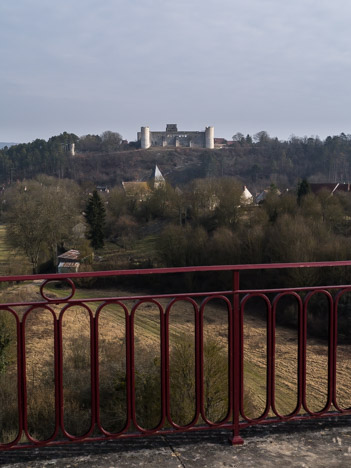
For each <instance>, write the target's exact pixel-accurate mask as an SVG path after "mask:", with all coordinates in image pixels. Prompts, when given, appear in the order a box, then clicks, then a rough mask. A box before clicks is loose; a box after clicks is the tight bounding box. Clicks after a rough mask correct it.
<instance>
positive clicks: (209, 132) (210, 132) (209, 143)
mask: <svg viewBox="0 0 351 468" xmlns="http://www.w3.org/2000/svg"><path fill="white" fill-rule="evenodd" d="M205 148H208V149H214V127H206V128H205Z"/></svg>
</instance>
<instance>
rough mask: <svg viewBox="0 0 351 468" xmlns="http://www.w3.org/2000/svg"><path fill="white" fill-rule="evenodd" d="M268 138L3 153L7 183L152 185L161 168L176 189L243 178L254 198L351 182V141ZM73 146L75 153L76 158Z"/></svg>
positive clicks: (62, 141)
mask: <svg viewBox="0 0 351 468" xmlns="http://www.w3.org/2000/svg"><path fill="white" fill-rule="evenodd" d="M105 133H106V132H105ZM110 133H111V132H110ZM261 133H262V135H260V138H257V137H255V138H254V139H252V138H251V137H250V136H249V135H248V136H247V137H246V138H242V139H241V140H239V141H234V142H232V144H231V145H230V146H227V147H224V148H221V149H214V150H209V149H201V148H185V147H178V148H149V149H148V150H142V149H136V146H137V145H136V143H130V144H128V143H126V142H124V141H122V140H121V139H120V138H117V140H116V141H115V140H113V141H112V142H111V141H110V140H108V144H107V143H106V142H105V143H104V140H103V139H101V138H100V137H97V136H96V137H94V138H95V139H99V138H100V139H99V140H98V141H97V142H95V143H94V144H92V143H91V142H90V143H89V145H87V142H86V140H87V137H84V138H83V137H82V138H78V137H77V136H76V135H74V134H68V133H66V132H64V133H63V134H61V135H59V136H55V137H52V138H50V139H49V140H48V141H47V142H46V141H45V140H35V141H33V142H32V143H28V144H20V145H14V146H11V147H10V148H7V149H2V150H0V168H1V170H0V183H6V182H9V181H13V180H23V179H30V178H33V177H36V176H37V175H38V174H40V173H44V174H47V175H50V176H55V177H60V178H64V177H65V178H70V179H73V180H75V181H77V182H79V183H83V182H88V181H89V182H93V183H94V184H96V185H107V186H109V187H112V186H115V185H119V184H120V183H121V182H122V181H129V180H147V179H148V178H150V176H151V173H152V170H153V169H154V166H155V164H157V165H158V166H159V167H160V169H161V171H162V173H163V174H164V175H165V177H166V179H167V180H168V181H169V182H170V183H171V184H173V185H182V184H185V183H187V182H189V181H191V180H193V179H195V178H204V177H221V176H229V177H236V178H237V179H239V180H241V181H242V182H243V183H245V184H247V185H249V186H250V189H251V190H254V191H255V190H256V191H258V190H261V189H263V188H265V187H266V186H267V185H269V184H271V183H274V184H276V185H278V186H280V187H281V188H290V187H296V185H297V182H298V180H299V179H301V178H308V179H309V181H310V182H326V181H328V182H350V179H351V136H350V135H344V134H341V135H339V136H333V137H327V138H326V140H324V141H321V140H320V139H319V138H297V137H292V138H291V139H290V140H289V141H279V140H278V139H277V138H270V137H269V136H268V135H267V134H266V133H265V132H261ZM117 135H118V134H117ZM94 138H93V137H91V139H93V140H94ZM94 141H95V140H94ZM73 143H74V144H75V148H76V150H75V153H74V152H73V153H72V151H71V150H70V148H71V146H72V144H73Z"/></svg>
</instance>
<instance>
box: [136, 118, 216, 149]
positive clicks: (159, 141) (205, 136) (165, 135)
mask: <svg viewBox="0 0 351 468" xmlns="http://www.w3.org/2000/svg"><path fill="white" fill-rule="evenodd" d="M137 139H138V141H140V145H141V148H142V149H148V148H150V147H151V146H160V147H167V146H174V147H180V146H181V147H188V148H208V149H214V127H206V128H205V131H204V132H196V131H181V132H180V131H178V127H177V124H168V125H167V126H166V131H164V132H161V131H160V132H159V131H150V128H149V127H141V130H140V132H138V134H137Z"/></svg>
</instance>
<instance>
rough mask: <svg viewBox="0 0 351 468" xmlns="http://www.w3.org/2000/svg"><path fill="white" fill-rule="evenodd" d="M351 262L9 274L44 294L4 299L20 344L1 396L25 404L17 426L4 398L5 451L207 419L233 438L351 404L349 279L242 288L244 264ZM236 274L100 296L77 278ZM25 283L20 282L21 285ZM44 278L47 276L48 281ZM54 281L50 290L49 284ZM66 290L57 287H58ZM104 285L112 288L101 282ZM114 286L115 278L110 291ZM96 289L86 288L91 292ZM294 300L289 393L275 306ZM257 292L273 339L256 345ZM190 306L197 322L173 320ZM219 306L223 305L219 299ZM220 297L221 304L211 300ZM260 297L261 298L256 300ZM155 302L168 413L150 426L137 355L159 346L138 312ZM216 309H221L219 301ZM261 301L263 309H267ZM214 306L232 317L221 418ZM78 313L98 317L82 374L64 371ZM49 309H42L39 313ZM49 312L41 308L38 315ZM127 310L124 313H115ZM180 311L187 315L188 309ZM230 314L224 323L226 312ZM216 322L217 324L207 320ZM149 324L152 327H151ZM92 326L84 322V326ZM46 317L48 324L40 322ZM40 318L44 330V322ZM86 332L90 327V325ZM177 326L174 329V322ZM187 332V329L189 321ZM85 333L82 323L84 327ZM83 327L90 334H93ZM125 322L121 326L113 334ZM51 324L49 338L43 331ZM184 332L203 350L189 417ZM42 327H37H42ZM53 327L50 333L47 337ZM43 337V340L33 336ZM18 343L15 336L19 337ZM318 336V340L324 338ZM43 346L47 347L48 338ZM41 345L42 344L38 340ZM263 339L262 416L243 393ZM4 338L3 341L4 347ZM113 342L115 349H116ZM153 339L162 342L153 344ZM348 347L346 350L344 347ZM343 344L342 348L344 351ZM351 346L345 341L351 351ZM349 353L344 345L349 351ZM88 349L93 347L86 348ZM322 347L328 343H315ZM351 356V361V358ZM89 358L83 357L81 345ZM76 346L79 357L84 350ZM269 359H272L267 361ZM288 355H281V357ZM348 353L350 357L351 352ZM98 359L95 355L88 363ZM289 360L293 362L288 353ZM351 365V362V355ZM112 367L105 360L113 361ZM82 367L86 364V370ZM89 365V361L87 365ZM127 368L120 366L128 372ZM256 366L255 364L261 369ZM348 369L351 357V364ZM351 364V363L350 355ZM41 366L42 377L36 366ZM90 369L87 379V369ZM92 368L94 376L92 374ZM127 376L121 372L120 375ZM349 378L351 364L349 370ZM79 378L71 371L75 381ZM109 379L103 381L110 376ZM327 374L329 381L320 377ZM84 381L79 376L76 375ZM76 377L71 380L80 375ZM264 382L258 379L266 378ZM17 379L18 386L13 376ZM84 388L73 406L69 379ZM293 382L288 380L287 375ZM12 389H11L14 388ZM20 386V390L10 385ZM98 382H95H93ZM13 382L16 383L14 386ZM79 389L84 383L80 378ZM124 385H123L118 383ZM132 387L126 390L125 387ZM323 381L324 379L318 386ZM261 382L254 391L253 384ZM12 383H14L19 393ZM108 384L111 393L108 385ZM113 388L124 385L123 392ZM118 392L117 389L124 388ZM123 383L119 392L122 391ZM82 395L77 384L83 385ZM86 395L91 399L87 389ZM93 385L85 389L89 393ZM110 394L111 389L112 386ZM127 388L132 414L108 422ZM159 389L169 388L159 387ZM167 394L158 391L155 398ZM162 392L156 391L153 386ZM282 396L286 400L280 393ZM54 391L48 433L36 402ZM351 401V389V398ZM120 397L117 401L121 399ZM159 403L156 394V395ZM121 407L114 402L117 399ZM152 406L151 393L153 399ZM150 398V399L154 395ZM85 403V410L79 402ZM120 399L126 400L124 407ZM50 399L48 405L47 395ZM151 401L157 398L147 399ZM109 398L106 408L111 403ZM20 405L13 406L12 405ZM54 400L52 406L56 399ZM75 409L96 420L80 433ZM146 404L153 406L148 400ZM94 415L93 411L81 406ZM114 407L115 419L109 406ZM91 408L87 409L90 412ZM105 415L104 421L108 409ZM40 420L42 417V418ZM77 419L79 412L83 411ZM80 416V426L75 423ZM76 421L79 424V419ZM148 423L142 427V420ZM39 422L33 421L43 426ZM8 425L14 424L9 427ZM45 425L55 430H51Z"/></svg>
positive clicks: (127, 409) (197, 424) (17, 410)
mask: <svg viewBox="0 0 351 468" xmlns="http://www.w3.org/2000/svg"><path fill="white" fill-rule="evenodd" d="M350 266H351V261H344V262H318V263H300V264H269V265H268V264H260V265H229V266H213V267H189V268H163V269H152V270H124V271H107V272H93V273H86V272H85V273H73V274H57V275H35V276H32V275H24V276H12V277H2V278H0V282H11V284H12V285H13V286H12V287H9V288H8V289H9V290H10V291H11V290H12V291H17V290H18V288H19V286H18V284H21V283H23V282H26V283H25V284H28V283H27V282H29V284H32V286H31V288H32V291H33V288H34V289H35V288H37V289H38V292H39V293H40V294H39V299H36V300H32V299H31V300H25V301H23V300H16V298H15V299H11V300H9V301H7V302H6V303H2V304H0V317H2V318H3V319H5V318H6V320H5V321H7V322H6V323H9V322H11V323H12V328H13V330H14V332H13V333H12V335H11V336H12V338H11V339H12V345H13V349H15V354H16V356H12V359H11V357H9V358H8V360H7V362H6V363H5V364H4V366H3V368H2V374H0V398H1V394H5V395H6V391H8V395H9V397H8V398H10V399H11V398H12V399H11V404H9V406H11V405H12V406H11V408H12V410H11V411H12V414H15V416H16V417H15V418H14V422H12V423H11V424H12V426H11V424H10V423H9V420H8V418H9V416H8V414H10V413H11V411H10V410H9V408H4V407H3V408H2V413H3V415H4V414H5V416H2V417H1V416H0V422H1V424H2V425H3V427H0V431H2V432H1V433H2V439H3V440H2V441H1V442H2V443H1V445H0V449H1V450H7V449H15V448H21V447H29V446H43V445H53V444H64V443H70V442H77V441H87V440H106V439H113V438H126V437H137V436H142V435H151V434H166V433H167V434H168V433H172V432H177V431H199V430H204V429H217V428H222V429H223V428H224V429H228V430H230V431H232V433H233V436H232V437H231V442H232V443H233V444H240V443H242V441H243V440H242V438H241V436H240V430H242V429H244V428H245V427H248V426H250V425H254V424H265V423H270V422H275V423H277V422H283V421H288V420H296V419H306V418H317V417H322V416H325V415H328V416H330V415H333V416H337V415H343V414H350V413H351V409H350V408H351V401H350V405H348V404H344V400H345V398H346V399H347V395H346V397H345V395H344V396H343V402H342V403H341V402H340V401H339V398H338V384H339V382H340V379H341V377H340V375H339V374H340V369H341V368H340V369H339V368H338V326H337V319H338V310H339V305H340V301H341V300H342V298H343V297H346V296H347V294H348V293H350V292H351V285H349V284H343V285H335V284H332V285H327V286H313V287H310V286H304V287H296V288H295V287H288V288H287V287H285V288H274V289H260V290H257V289H246V290H245V289H240V274H241V272H243V271H252V270H256V271H264V270H272V269H276V270H286V269H306V268H310V267H313V268H322V267H332V268H335V267H350ZM224 271H227V272H232V278H233V279H232V287H231V288H229V289H227V290H224V291H210V292H189V293H174V294H172V293H166V294H165V293H163V294H135V295H121V294H120V295H112V296H111V295H108V296H107V297H103V296H102V297H90V296H91V295H89V294H90V293H89V291H90V290H89V289H79V291H78V289H77V288H76V285H75V281H76V280H80V281H81V280H82V279H87V278H95V279H100V278H108V277H126V276H131V275H134V276H142V275H165V274H175V275H179V274H184V273H203V272H207V273H209V274H212V275H216V274H217V273H218V272H224ZM58 281H62V282H63V283H64V284H65V285H66V288H67V287H68V288H69V293H68V295H67V296H66V297H63V298H60V297H57V294H56V293H55V294H54V293H53V292H54V290H53V289H52V287H53V282H58ZM15 282H16V283H15ZM40 282H41V284H39V283H40ZM50 288H51V289H50ZM57 291H58V292H59V291H60V290H59V289H58V290H57ZM99 291H100V292H103V291H104V290H103V289H100V290H99ZM109 291H110V292H111V288H110V289H109ZM84 294H86V295H84ZM317 295H319V296H320V297H324V298H326V303H327V306H326V314H327V318H326V320H327V321H328V327H327V328H328V332H327V340H326V341H318V342H317V341H313V343H314V346H320V349H321V350H322V351H323V350H324V351H323V352H325V356H326V360H325V364H326V367H327V374H326V377H325V379H324V383H325V389H324V390H325V392H324V393H325V402H324V403H323V406H322V407H321V408H318V409H317V410H316V409H314V408H312V409H311V407H310V406H311V405H310V395H309V388H310V387H309V381H308V375H309V372H308V368H309V366H310V364H311V363H310V357H309V354H308V347H309V343H310V338H308V334H307V331H308V323H309V322H308V320H309V319H308V314H309V306H310V303H311V301H313V298H315V297H316V296H317ZM286 298H290V300H292V301H293V302H294V301H295V308H296V318H297V319H296V323H297V324H296V327H295V330H294V333H296V337H297V338H296V363H295V367H294V368H295V369H296V376H295V384H294V385H292V387H293V389H291V386H290V390H289V392H288V393H287V394H286V397H285V396H284V388H283V390H282V389H279V391H278V386H277V379H279V369H281V366H282V365H284V360H282V359H281V358H279V360H278V357H279V356H278V353H277V351H276V348H277V336H278V335H279V330H280V328H278V327H277V325H276V316H277V313H278V312H277V311H278V308H279V304H281V301H284V300H286ZM250 301H251V302H252V301H254V302H255V301H256V302H255V304H256V303H258V302H260V303H261V304H263V312H262V314H261V315H262V316H261V317H259V318H258V319H257V320H260V323H264V327H263V328H264V333H263V335H262V336H263V337H264V341H262V339H261V342H260V344H259V346H258V344H257V343H256V345H255V344H254V345H253V347H251V351H250V346H249V344H250V343H249V342H250V337H247V336H246V334H245V330H244V324H245V320H246V317H247V315H248V314H249V313H250V314H251V313H252V309H253V308H254V307H253V306H250V307H249V305H248V304H250ZM180 303H181V304H182V305H183V306H184V305H185V306H186V307H187V310H188V311H190V312H191V315H192V317H193V321H192V323H191V324H190V325H189V327H188V328H185V329H182V330H183V331H180V332H179V330H178V331H177V329H176V328H175V329H173V328H172V327H173V322H172V320H173V318H172V317H173V314H174V310H176V308H177V307H178V306H179V304H180ZM218 304H221V307H220V309H218V308H217V309H216V307H218ZM214 305H215V306H214ZM213 307H215V309H213ZM255 307H256V305H255ZM148 308H149V309H150V308H151V309H152V310H153V312H154V311H156V315H155V314H154V315H153V317H152V320H151V321H150V318H149V319H148V320H149V321H148V322H147V324H146V322H145V324H144V325H145V327H146V326H148V327H150V326H152V327H155V326H156V328H157V333H156V335H155V332H154V330H153V333H154V336H157V340H158V341H157V340H156V341H157V350H158V351H157V353H158V356H156V358H155V359H154V361H155V362H156V364H155V366H156V367H155V368H156V369H157V370H158V372H159V375H158V378H157V387H158V388H156V390H155V389H154V390H153V391H156V393H155V400H156V399H157V400H158V402H159V406H158V412H159V420H158V421H157V422H156V423H155V424H154V425H153V427H151V428H150V427H148V422H147V421H146V420H145V416H143V418H141V419H142V422H141V419H140V416H139V412H138V406H140V401H139V399H140V398H141V399H142V398H143V391H144V392H147V391H148V388H150V385H151V384H150V381H149V383H148V384H146V385H144V387H143V388H144V390H143V391H141V390H140V389H139V390H138V385H139V380H140V370H139V366H140V365H139V362H138V359H137V357H136V354H138V356H139V355H140V353H141V354H145V356H144V357H143V361H142V362H143V366H146V364H145V362H146V361H145V360H147V359H149V358H150V356H151V354H150V356H149V354H148V353H147V352H146V348H145V347H141V348H140V349H139V345H140V342H141V341H140V340H142V337H139V332H140V330H141V329H142V328H143V324H142V323H141V324H140V323H139V322H138V320H139V318H138V317H139V315H140V311H141V310H143V311H145V310H147V309H148ZM211 308H212V309H211ZM261 309H262V307H261ZM117 310H118V311H119V312H118V317H119V320H120V324H122V326H121V325H119V326H117V325H116V324H115V323H114V325H113V326H112V322H111V325H109V322H108V320H109V319H111V320H112V321H113V320H115V319H114V318H113V317H114V314H117V312H116V311H117ZM208 310H212V312H211V313H213V314H215V315H214V316H216V314H222V317H223V316H224V318H225V320H224V325H223V324H222V328H223V329H221V327H219V328H218V327H217V328H216V333H218V337H219V336H220V337H221V340H222V344H223V343H224V347H223V349H224V350H225V354H224V355H225V356H226V371H225V373H224V374H223V376H222V377H223V378H222V380H223V381H224V383H225V386H226V395H227V398H226V401H225V403H224V406H225V411H224V413H223V411H222V413H221V415H220V416H218V418H217V420H215V421H212V420H211V418H210V416H209V414H208V410H207V407H208V405H207V403H208V401H207V399H208V393H206V392H207V391H208V389H207V388H205V384H206V385H207V383H208V382H207V381H206V379H207V374H206V372H207V370H206V369H207V367H206V366H207V362H206V359H207V357H206V353H205V351H204V349H205V347H206V343H205V342H206V339H207V337H208V336H209V334H210V332H211V329H210V328H209V332H207V331H206V330H207V327H208V323H207V322H206V314H207V313H208ZM70 313H71V314H73V317H74V320H76V322H77V323H79V324H81V322H82V321H83V318H84V320H85V321H86V323H87V324H88V328H89V330H88V335H87V336H88V338H87V339H86V340H85V342H86V343H88V347H89V352H88V359H86V357H87V356H85V358H84V359H85V361H84V359H83V361H82V362H80V363H78V364H79V365H78V367H77V368H76V369H75V370H74V372H73V374H72V373H71V374H66V366H67V364H68V363H67V360H69V359H72V354H69V353H68V354H67V352H66V348H67V336H66V334H68V333H70V332H71V328H72V325H71V324H70V323H69V322H68V321H67V320H68V319H67V317H68V316H69V314H70ZM38 314H39V315H38ZM40 314H41V315H40ZM116 316H117V315H116ZM178 321H179V317H178ZM222 322H223V321H222ZM209 323H210V322H209ZM150 324H151V325H150ZM81 325H82V324H81ZM38 327H39V328H38ZM40 327H42V328H40ZM103 327H105V328H104V330H105V332H106V333H107V332H108V333H109V340H110V341H108V345H111V346H113V345H115V344H116V343H117V342H118V343H119V344H120V345H121V349H122V351H121V354H120V355H119V358H118V359H119V360H120V361H123V366H119V361H118V359H117V360H116V361H115V364H116V363H117V364H116V365H117V367H118V366H119V367H118V369H119V375H120V380H119V381H118V383H116V379H115V375H117V374H114V372H115V371H112V373H110V374H108V376H110V377H108V376H107V377H106V376H103V372H104V369H105V370H106V369H107V367H106V365H107V364H106V362H103V360H102V351H101V350H102V345H103V344H104V343H105V342H106V340H105V339H104V338H103V336H102V329H103ZM82 330H83V328H82ZM174 330H176V331H174ZM184 330H185V331H184ZM83 331H84V330H83ZM83 331H82V333H83ZM117 332H118V334H119V335H118V339H117V335H116V337H115V336H114V333H117ZM41 334H42V335H43V336H42V339H40V336H41ZM181 334H186V335H188V337H190V338H189V339H190V343H192V348H191V350H192V351H191V352H193V357H192V358H191V359H192V360H190V362H191V363H192V365H193V370H192V375H193V377H191V378H193V380H194V385H193V387H194V388H193V393H192V395H193V400H194V401H193V415H192V417H191V419H189V418H188V420H187V421H184V420H182V421H181V422H180V421H179V420H178V421H177V420H175V418H174V416H173V409H174V408H173V406H172V399H173V398H174V393H173V387H172V385H173V383H172V382H173V381H172V362H171V361H172V359H171V355H172V349H173V347H174V345H175V343H176V341H177V339H178V338H179V336H180V335H181ZM38 335H39V336H38ZM44 335H45V336H44ZM72 336H73V339H72V340H71V342H70V343H71V344H70V346H71V345H72V346H73V345H74V344H75V343H74V342H75V341H76V342H77V343H78V344H77V343H76V345H77V346H76V352H78V355H79V353H80V352H81V351H82V350H80V343H83V341H82V342H81V341H80V340H78V338H79V337H78V336H77V335H72ZM1 340H3V337H2V338H1V337H0V360H1V359H2V354H1V353H2V352H3V350H2V345H3V344H4V345H5V344H6V343H7V344H8V342H6V337H5V341H1ZM33 340H34V341H33ZM46 342H47V343H49V344H48V348H49V349H48V350H45V348H44V349H43V348H42V346H43V345H45V343H46ZM14 343H15V345H14ZM316 343H317V344H316ZM38 346H39V348H38V350H37V351H35V352H36V355H35V356H36V359H37V361H35V359H34V357H33V356H34V354H33V353H34V351H33V349H34V348H35V349H37V347H38ZM40 346H41V347H40ZM32 347H33V349H32ZM259 347H260V348H261V367H260V372H261V374H262V375H263V377H262V375H261V377H259V378H258V380H257V382H258V383H259V386H261V387H262V385H263V387H264V390H263V396H262V395H261V397H262V398H263V406H264V407H263V409H262V411H261V412H260V414H255V415H252V414H251V413H250V414H246V413H247V412H248V410H247V408H246V406H245V405H246V402H245V401H246V400H245V398H246V397H245V391H246V388H245V386H246V370H245V366H248V367H250V365H251V363H250V353H251V352H257V350H258V348H259ZM4 348H5V346H4ZM111 349H112V348H111ZM153 349H154V348H153ZM345 349H346V348H345ZM345 349H344V351H345ZM346 351H347V349H346ZM346 351H345V353H346ZM83 354H84V353H83ZM317 354H318V353H317ZM346 355H347V353H346V354H344V355H343V359H344V361H345V356H346ZM79 356H80V355H79ZM79 356H78V357H79ZM111 356H114V357H116V355H115V352H114V351H113V353H112V352H111ZM262 360H263V365H262ZM278 361H279V365H278ZM344 361H343V365H344V364H345V362H344ZM86 362H88V364H87V363H86ZM44 363H45V366H47V368H48V369H51V374H50V372H49V374H50V375H51V377H50V378H49V379H48V378H47V376H46V377H45V378H46V379H47V380H46V382H49V383H48V388H50V389H51V395H49V394H48V392H47V390H46V391H45V392H44V390H43V386H42V383H41V381H40V379H41V378H44V377H43V376H44V375H46V374H45V372H46V371H45V372H44V370H45V369H46V367H45V366H44ZM286 364H288V363H286ZM350 364H351V360H350ZM104 366H105V367H104ZM77 369H78V370H77ZM79 369H80V370H79ZM121 369H122V371H121ZM257 369H258V367H257V368H256V371H257ZM345 369H346V371H345V372H347V366H346V367H345ZM350 369H351V365H350ZM35 372H37V377H36V378H34V377H33V376H34V374H35ZM80 372H81V378H80V377H79V373H80ZM87 375H89V377H87ZM121 375H122V376H121ZM350 378H351V370H350ZM69 379H71V380H72V381H71V380H69ZM103 379H105V380H106V381H107V382H108V383H109V384H111V385H110V387H109V388H110V390H109V392H110V393H108V391H106V389H103V387H102V381H103ZM105 380H104V381H105ZM322 380H323V379H322ZM73 381H74V382H73ZM72 382H73V384H72ZM257 382H256V383H257ZM11 385H12V386H11ZM69 385H71V386H72V385H73V387H79V386H80V385H81V386H82V388H83V387H84V388H85V390H84V391H85V394H84V395H83V393H84V391H82V392H81V393H80V394H79V395H80V396H79V398H82V399H83V400H84V401H83V400H82V401H83V403H82V401H76V402H75V405H72V404H71V403H70V404H69V405H70V406H69V408H68V409H67V386H68V387H69ZM283 387H284V385H283ZM6 388H7V390H6ZM8 388H10V390H8ZM87 388H88V390H89V391H88V392H87V391H86V389H87ZM11 389H12V391H11ZM75 389H76V388H75ZM116 389H117V390H116ZM121 389H122V390H121ZM319 390H320V389H319ZM251 391H252V390H251ZM11 392H12V393H11ZM106 392H107V393H106ZM113 392H115V393H113ZM116 392H117V393H116ZM118 392H120V393H118ZM78 393H79V392H78ZM86 393H88V397H87V395H86ZM292 394H293V395H294V398H295V400H296V405H295V406H294V408H293V409H292V410H291V411H289V412H288V413H287V414H285V413H284V414H281V411H280V410H279V404H278V400H279V401H280V402H281V401H282V400H284V398H286V399H290V398H291V395H292ZM82 395H83V396H82ZM111 395H112V396H111ZM118 395H119V396H120V397H121V395H122V397H121V398H122V399H123V401H124V405H122V406H123V411H122V413H123V412H124V413H123V414H122V417H121V414H119V416H118V417H119V418H120V419H121V418H122V419H121V420H123V422H122V423H121V424H120V427H119V428H118V429H116V428H115V426H113V424H112V426H111V424H110V423H109V424H106V420H107V419H108V420H109V421H112V420H115V419H116V415H115V414H114V411H117V410H116V408H117V407H118V408H119V409H118V411H119V413H120V412H121V409H120V406H118V405H119V402H118V401H117V400H116V398H117V399H118ZM140 395H141V396H140ZM158 395H159V397H158ZM156 396H157V398H156ZM151 397H152V395H151ZM278 397H279V398H278ZM41 399H44V400H45V402H46V403H47V402H48V401H49V400H50V401H51V404H52V415H51V425H50V431H51V433H50V434H46V435H38V434H40V433H41V432H40V431H39V432H38V424H39V426H40V422H41V421H42V422H43V424H46V421H47V419H45V417H44V416H43V410H41V412H40V411H38V409H37V407H40V405H41V403H42V401H41ZM350 399H351V396H350ZM112 400H113V401H112ZM150 401H151V400H150ZM112 403H113V404H114V405H113V404H112ZM143 404H144V406H145V401H144V403H143ZM151 404H152V402H150V405H151ZM2 405H3V406H4V405H5V406H6V398H5V400H4V398H3V399H2ZM79 405H80V407H79V409H77V407H78V406H79ZM116 405H117V406H116ZM44 406H45V405H44ZM146 406H147V405H146ZM106 407H107V408H108V409H107V410H106ZM11 408H10V409H11ZM46 408H47V406H46ZM68 410H69V412H71V413H74V412H75V411H76V410H77V418H76V419H78V420H79V419H81V418H83V416H84V418H87V421H88V422H87V427H86V428H85V429H84V430H83V431H82V430H81V429H78V430H77V431H78V434H74V432H75V431H74V430H72V427H73V426H74V424H73V426H72V424H71V423H70V424H67V422H66V419H67V411H68ZM144 410H145V411H146V414H147V412H148V408H147V407H146V408H144ZM83 413H84V414H83ZM106 414H108V418H107V419H106V418H105V416H104V415H106ZM82 415H83V416H82ZM104 418H105V419H104ZM34 420H35V422H34V423H33V421H34ZM78 422H79V421H78ZM68 426H70V427H68ZM71 426H72V427H71ZM143 426H144V427H143ZM33 427H34V428H35V429H33ZM4 428H5V429H4ZM44 432H45V431H44Z"/></svg>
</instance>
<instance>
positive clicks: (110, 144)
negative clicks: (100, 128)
mask: <svg viewBox="0 0 351 468" xmlns="http://www.w3.org/2000/svg"><path fill="white" fill-rule="evenodd" d="M101 140H102V150H103V151H105V152H106V153H110V152H112V151H118V150H119V149H120V147H121V143H122V136H121V135H120V134H119V133H117V132H111V131H110V130H106V131H105V132H103V133H102V135H101Z"/></svg>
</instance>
